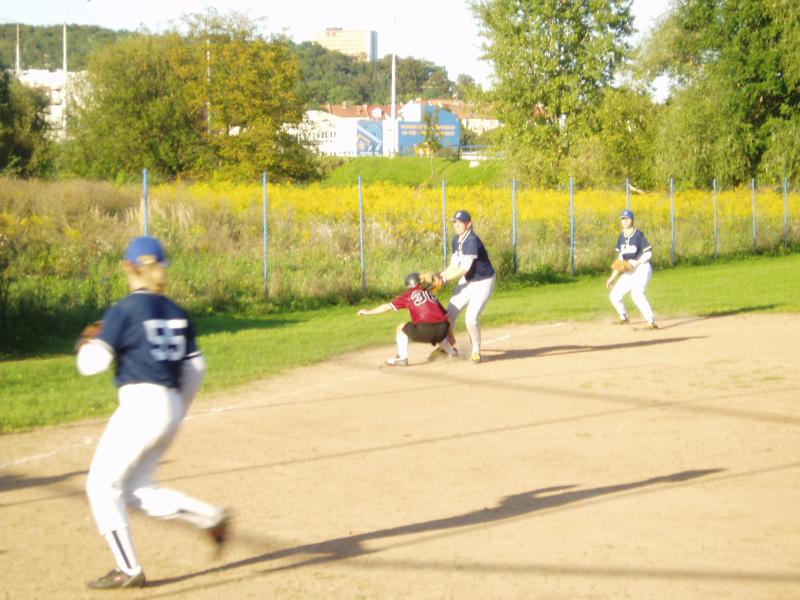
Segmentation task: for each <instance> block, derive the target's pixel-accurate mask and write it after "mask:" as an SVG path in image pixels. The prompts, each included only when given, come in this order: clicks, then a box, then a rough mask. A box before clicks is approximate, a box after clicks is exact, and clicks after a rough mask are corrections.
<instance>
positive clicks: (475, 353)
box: [469, 352, 481, 364]
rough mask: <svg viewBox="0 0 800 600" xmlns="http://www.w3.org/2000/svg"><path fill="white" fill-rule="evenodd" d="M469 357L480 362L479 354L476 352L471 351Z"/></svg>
mask: <svg viewBox="0 0 800 600" xmlns="http://www.w3.org/2000/svg"><path fill="white" fill-rule="evenodd" d="M469 359H470V360H471V361H472V362H474V363H476V364H477V363H479V362H481V355H480V354H479V353H478V352H473V353H472V355H471V356H470V357H469Z"/></svg>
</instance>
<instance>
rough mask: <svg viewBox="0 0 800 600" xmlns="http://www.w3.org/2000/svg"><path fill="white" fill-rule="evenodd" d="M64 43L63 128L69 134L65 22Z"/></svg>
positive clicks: (64, 30) (65, 26) (65, 23)
mask: <svg viewBox="0 0 800 600" xmlns="http://www.w3.org/2000/svg"><path fill="white" fill-rule="evenodd" d="M61 37H62V41H63V49H62V54H63V55H64V99H63V101H62V103H61V126H62V127H63V128H64V133H65V134H66V132H67V98H68V97H69V87H68V78H69V76H68V75H67V22H66V20H65V21H64V29H63V31H62V35H61Z"/></svg>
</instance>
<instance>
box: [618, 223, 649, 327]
mask: <svg viewBox="0 0 800 600" xmlns="http://www.w3.org/2000/svg"><path fill="white" fill-rule="evenodd" d="M620 223H621V225H622V233H620V234H619V237H618V238H617V248H616V250H617V254H618V258H619V260H623V261H626V262H628V263H630V264H631V266H632V267H633V270H632V271H629V272H626V273H621V274H620V273H619V272H618V271H612V272H611V275H610V276H609V278H608V280H607V281H606V288H607V289H611V288H612V286H613V289H611V294H610V295H609V297H610V298H611V304H612V305H613V306H614V308H615V309H616V311H617V315H618V316H619V322H620V323H621V324H627V323H629V322H630V321H629V319H628V311H627V309H626V308H625V302H624V301H623V298H624V296H625V294H627V293H628V292H630V294H631V299H632V300H633V302H634V304H636V307H637V308H638V309H639V312H641V313H642V316H643V317H644V319H645V321H647V324H648V327H649V328H650V329H658V325H656V319H655V315H654V314H653V309H652V308H651V307H650V302H648V300H647V296H645V290H646V289H647V284H648V283H650V278H651V277H652V276H653V267H652V266H651V265H650V259H651V258H652V257H653V252H652V247H651V246H650V242H648V241H647V238H646V237H645V235H644V233H642V231H641V230H639V229H637V228H636V222H635V221H634V219H633V212H631V211H630V210H624V211H622V214H621V215H620ZM617 277H619V281H617V282H616V285H615V284H614V281H615V280H616V279H617Z"/></svg>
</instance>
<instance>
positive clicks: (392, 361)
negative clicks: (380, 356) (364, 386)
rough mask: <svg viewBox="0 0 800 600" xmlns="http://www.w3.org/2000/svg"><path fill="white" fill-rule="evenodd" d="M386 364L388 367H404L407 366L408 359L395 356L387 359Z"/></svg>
mask: <svg viewBox="0 0 800 600" xmlns="http://www.w3.org/2000/svg"><path fill="white" fill-rule="evenodd" d="M386 364H387V365H389V366H390V367H405V366H406V365H407V364H408V359H407V358H400V357H399V356H395V357H394V358H387V359H386Z"/></svg>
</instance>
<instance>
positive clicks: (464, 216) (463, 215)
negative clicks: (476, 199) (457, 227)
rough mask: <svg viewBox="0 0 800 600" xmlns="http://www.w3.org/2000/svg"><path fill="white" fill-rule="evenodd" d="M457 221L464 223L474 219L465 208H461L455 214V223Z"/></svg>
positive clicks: (453, 219)
mask: <svg viewBox="0 0 800 600" xmlns="http://www.w3.org/2000/svg"><path fill="white" fill-rule="evenodd" d="M456 221H461V222H462V223H469V222H470V221H472V217H471V216H470V215H469V213H468V212H467V211H465V210H459V211H458V212H456V214H454V215H453V218H452V222H453V223H455V222H456Z"/></svg>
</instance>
